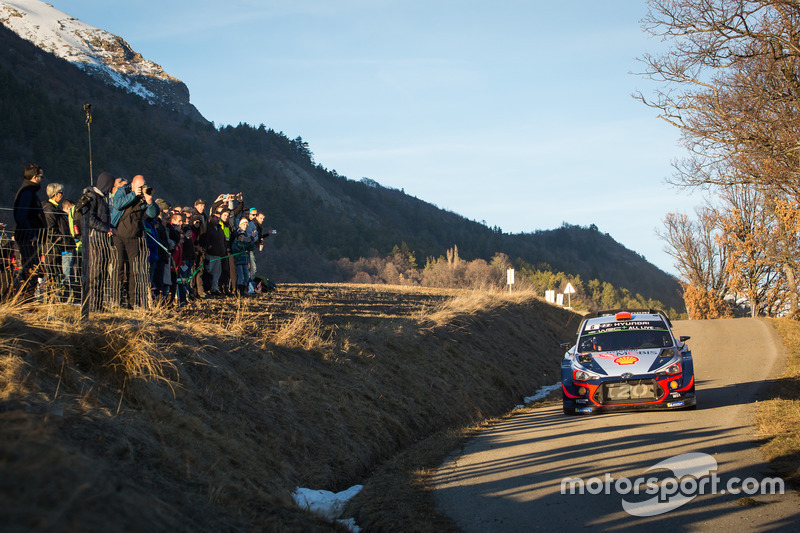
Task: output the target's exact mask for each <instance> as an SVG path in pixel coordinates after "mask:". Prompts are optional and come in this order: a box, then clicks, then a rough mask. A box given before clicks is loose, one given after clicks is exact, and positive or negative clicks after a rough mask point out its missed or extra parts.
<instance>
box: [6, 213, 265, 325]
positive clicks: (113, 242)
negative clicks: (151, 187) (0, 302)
mask: <svg viewBox="0 0 800 533" xmlns="http://www.w3.org/2000/svg"><path fill="white" fill-rule="evenodd" d="M11 211H12V209H11V208H8V207H0V219H5V220H7V219H8V218H9V217H8V216H7V215H9V214H10V213H11ZM43 211H44V209H43ZM54 211H55V210H50V211H49V216H50V220H49V224H50V226H51V227H50V228H46V229H38V230H29V231H21V230H19V229H17V230H12V229H11V226H12V225H13V223H9V224H8V225H7V226H4V225H2V224H0V267H1V268H2V270H1V271H0V299H11V298H15V297H21V300H22V301H25V302H28V301H37V302H42V303H48V304H64V305H80V306H81V315H82V317H83V318H88V316H89V313H91V312H98V311H113V310H115V309H119V308H122V307H124V308H139V309H147V308H150V307H152V306H154V305H158V304H162V303H167V304H173V303H174V304H176V305H177V306H178V308H180V306H181V305H183V304H184V303H186V302H189V301H191V300H193V299H195V298H203V297H204V296H205V295H206V294H210V295H232V294H242V295H243V294H255V293H256V292H259V291H261V290H264V291H267V290H269V287H268V286H266V285H265V286H264V287H263V288H262V287H261V286H260V285H259V286H258V287H256V286H255V282H254V280H253V278H252V275H253V273H254V272H255V268H254V267H255V265H254V263H255V257H254V254H253V252H252V251H247V250H243V251H242V250H241V249H236V250H229V251H228V254H227V255H223V256H219V257H217V256H211V255H207V254H206V253H204V251H203V248H202V246H200V243H199V242H193V241H190V242H186V241H187V240H188V239H191V238H192V237H191V232H190V229H191V228H189V227H188V226H184V228H186V229H182V230H181V231H180V232H178V231H177V230H175V231H176V232H177V234H178V235H179V234H180V233H183V236H179V237H175V238H177V239H178V240H177V241H175V240H174V239H173V237H174V235H175V233H170V232H168V231H167V230H166V226H165V225H163V224H162V225H160V228H159V227H158V226H159V224H145V226H144V227H145V232H144V235H143V236H142V237H139V238H123V237H120V236H119V235H117V236H114V237H111V236H110V235H109V234H108V233H104V232H98V231H96V230H94V229H88V228H87V229H86V230H85V231H83V232H81V229H80V228H81V226H82V224H81V220H80V218H81V216H80V214H79V213H78V214H77V215H76V218H75V219H73V216H72V215H68V213H67V212H64V211H62V210H57V211H55V212H54ZM53 218H55V219H56V220H55V222H54V221H53ZM62 219H63V220H62ZM9 222H10V221H9ZM156 222H158V220H157V219H156ZM173 229H174V228H173ZM168 234H169V235H172V237H168V236H167V235H168ZM188 250H191V252H188ZM184 252H185V253H184ZM239 256H246V257H247V258H248V260H247V264H243V263H244V262H243V261H242V260H241V257H239ZM237 257H238V259H236V258H237ZM237 263H238V264H237ZM273 286H274V285H273Z"/></svg>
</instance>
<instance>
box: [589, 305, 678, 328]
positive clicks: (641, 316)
mask: <svg viewBox="0 0 800 533" xmlns="http://www.w3.org/2000/svg"><path fill="white" fill-rule="evenodd" d="M618 313H630V314H631V318H630V319H627V318H626V319H625V320H624V321H625V322H637V321H648V322H652V321H656V320H658V321H660V322H664V323H666V325H667V327H669V328H670V329H672V322H670V320H669V317H668V316H667V315H666V313H664V311H661V310H660V309H608V310H604V311H597V312H596V313H592V314H591V315H589V316H587V317H586V318H584V319H583V321H582V322H581V324H580V326H579V327H578V333H580V332H582V331H583V330H584V328H585V326H586V324H608V323H612V322H620V320H618V319H617V314H618Z"/></svg>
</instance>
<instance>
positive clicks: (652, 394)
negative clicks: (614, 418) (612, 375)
mask: <svg viewBox="0 0 800 533" xmlns="http://www.w3.org/2000/svg"><path fill="white" fill-rule="evenodd" d="M658 391H659V387H658V384H657V383H656V380H654V379H631V380H628V381H612V382H607V383H603V384H602V385H601V386H600V387H598V389H597V392H596V393H595V397H594V399H595V401H596V402H597V403H600V404H614V403H637V402H642V403H644V402H652V401H654V400H657V399H658Z"/></svg>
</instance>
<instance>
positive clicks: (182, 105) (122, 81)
mask: <svg viewBox="0 0 800 533" xmlns="http://www.w3.org/2000/svg"><path fill="white" fill-rule="evenodd" d="M0 23H2V24H3V25H4V26H5V27H7V28H8V29H10V30H11V31H13V32H14V33H16V34H17V35H19V36H20V37H22V38H23V39H25V40H27V41H30V42H31V43H33V44H35V45H36V46H38V47H39V48H41V49H42V50H44V51H46V52H49V53H51V54H53V55H55V56H57V57H60V58H62V59H65V60H67V61H69V62H71V63H73V64H75V65H76V66H77V67H78V68H80V69H82V70H83V71H85V72H86V73H87V74H90V75H92V76H96V77H99V78H100V79H102V80H103V81H104V82H105V83H107V84H109V85H115V86H117V87H121V88H123V89H125V90H127V91H128V92H130V93H133V94H136V95H138V96H140V97H141V98H143V99H144V100H146V101H147V102H149V103H151V104H154V105H163V106H168V107H172V108H176V109H178V110H180V111H182V112H184V113H187V114H192V115H198V116H199V113H198V112H197V110H196V109H194V107H193V106H191V104H189V90H188V89H187V88H186V85H185V84H184V83H183V82H181V81H180V80H179V79H177V78H175V77H173V76H170V75H169V74H167V73H166V72H164V69H163V68H161V66H159V65H157V64H156V63H154V62H152V61H149V60H147V59H145V58H144V57H142V55H141V54H139V53H137V52H135V51H134V50H133V49H132V48H131V47H130V45H129V44H128V43H127V42H125V40H124V39H122V38H121V37H119V36H117V35H114V34H112V33H109V32H107V31H105V30H101V29H99V28H95V27H94V26H90V25H89V24H86V23H84V22H81V21H80V20H78V19H76V18H75V17H71V16H70V15H68V14H66V13H64V12H63V11H59V10H58V9H56V8H55V7H53V6H52V5H51V4H47V3H45V2H42V1H40V0H0Z"/></svg>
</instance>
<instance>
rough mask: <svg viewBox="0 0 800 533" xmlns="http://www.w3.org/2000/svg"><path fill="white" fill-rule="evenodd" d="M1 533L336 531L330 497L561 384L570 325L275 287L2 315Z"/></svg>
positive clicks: (414, 296)
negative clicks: (314, 506)
mask: <svg viewBox="0 0 800 533" xmlns="http://www.w3.org/2000/svg"><path fill="white" fill-rule="evenodd" d="M0 316H2V318H0V523H2V524H4V530H6V531H10V530H20V531H22V530H26V531H30V530H56V529H57V530H73V529H74V530H100V529H103V530H122V529H125V530H131V531H175V530H183V531H188V530H192V531H221V530H238V529H242V530H253V529H254V530H272V529H275V530H298V531H300V530H302V531H313V530H320V531H324V530H330V529H331V527H332V526H330V525H328V524H326V523H324V522H322V521H320V520H317V519H315V518H314V517H312V516H310V515H308V514H306V513H304V512H301V511H299V510H298V509H297V508H296V507H295V506H294V505H293V503H292V502H291V498H290V494H291V492H292V491H293V490H294V489H295V488H296V487H298V486H301V487H310V488H318V489H327V490H341V489H344V488H347V487H349V486H351V485H353V484H355V483H359V482H363V481H364V480H365V479H366V478H367V477H368V476H369V474H370V473H371V472H372V471H374V469H376V468H377V467H378V466H379V465H381V464H383V463H384V462H385V461H387V460H388V459H390V458H391V457H393V456H395V455H396V454H397V453H398V452H400V451H402V450H404V449H407V448H408V447H409V446H410V445H412V444H413V443H415V442H418V441H419V440H420V439H423V438H425V437H427V436H429V435H431V434H433V433H435V432H436V431H438V430H441V429H442V428H445V427H460V426H464V425H468V424H471V423H474V422H476V421H479V420H481V419H482V418H484V417H487V416H495V415H498V414H501V413H503V412H505V411H507V410H508V409H510V408H511V407H513V406H514V405H515V404H517V403H520V401H521V399H522V397H523V396H525V395H527V394H530V393H532V392H533V391H534V390H536V389H537V388H538V387H540V386H543V385H549V384H552V383H555V382H556V381H558V379H559V376H558V362H559V357H558V356H559V354H560V349H559V347H558V345H559V343H560V342H562V341H564V340H568V339H569V338H571V336H572V335H573V333H574V331H575V329H576V328H577V321H578V318H577V317H576V316H575V315H573V314H572V313H569V312H567V311H564V310H561V309H556V308H554V307H552V306H549V305H547V304H545V303H542V302H541V301H539V300H536V299H535V298H533V297H531V296H529V295H528V296H526V295H511V296H509V295H506V294H497V293H494V294H487V293H475V292H455V291H444V290H442V291H431V290H428V291H425V290H409V289H404V288H391V287H383V288H376V287H366V286H342V285H328V286H301V285H297V286H282V287H281V288H280V289H279V291H278V292H277V293H274V294H272V295H265V296H262V297H260V298H258V299H252V300H246V301H244V300H233V299H232V300H228V301H222V300H216V301H213V302H204V303H203V304H202V305H200V306H198V307H196V308H190V309H186V310H184V311H183V312H182V313H181V315H175V313H174V312H172V311H167V310H164V311H154V312H150V313H147V314H145V313H135V312H121V313H120V314H118V315H98V316H96V317H94V318H93V320H92V321H91V323H90V324H88V325H85V326H82V325H80V324H79V323H78V322H77V316H76V315H75V313H74V312H72V311H70V310H62V309H48V308H34V309H28V310H26V309H19V308H15V307H12V306H5V308H3V309H0Z"/></svg>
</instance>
